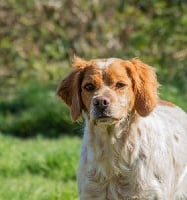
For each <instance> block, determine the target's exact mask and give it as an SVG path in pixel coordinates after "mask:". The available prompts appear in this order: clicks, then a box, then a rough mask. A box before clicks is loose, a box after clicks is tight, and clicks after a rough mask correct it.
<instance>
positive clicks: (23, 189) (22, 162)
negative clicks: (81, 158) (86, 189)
mask: <svg viewBox="0 0 187 200" xmlns="http://www.w3.org/2000/svg"><path fill="white" fill-rule="evenodd" d="M79 148H80V139H79V138H78V137H61V138H58V139H46V138H42V137H37V138H35V139H27V140H23V139H18V138H14V137H10V136H4V135H0V163H1V164H0V200H25V199H27V200H58V199H59V200H62V199H64V200H76V199H78V195H77V185H76V170H77V164H78V155H79Z"/></svg>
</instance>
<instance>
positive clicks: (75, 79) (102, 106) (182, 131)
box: [57, 57, 187, 200]
mask: <svg viewBox="0 0 187 200" xmlns="http://www.w3.org/2000/svg"><path fill="white" fill-rule="evenodd" d="M73 67H74V69H73V70H72V72H70V74H69V75H68V76H67V77H66V78H65V79H64V80H62V81H61V82H60V84H59V87H58V89H57V94H58V95H59V96H60V97H61V99H62V100H63V101H64V102H65V103H66V104H67V105H68V106H69V107H70V110H71V117H72V119H73V120H77V119H78V118H79V117H80V116H83V117H84V119H85V126H84V136H83V142H82V148H81V156H80V163H79V168H78V189H79V196H80V199H81V200H131V199H132V200H133V199H139V200H185V199H187V114H186V113H185V112H184V111H183V110H182V109H181V108H179V107H177V106H176V105H174V104H172V103H170V102H167V101H164V100H160V99H159V98H158V92H157V90H158V88H159V83H158V81H157V78H156V75H155V71H154V69H153V68H152V67H151V66H149V65H147V64H145V63H143V62H142V61H140V60H139V59H137V58H133V59H131V60H122V59H119V58H108V59H92V60H89V61H88V60H84V59H82V58H79V57H75V58H74V60H73Z"/></svg>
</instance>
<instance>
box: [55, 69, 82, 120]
mask: <svg viewBox="0 0 187 200" xmlns="http://www.w3.org/2000/svg"><path fill="white" fill-rule="evenodd" d="M80 79H81V72H80V70H78V69H75V70H74V71H72V72H71V73H70V74H69V75H68V76H67V77H66V78H65V79H63V80H62V81H61V82H60V84H59V86H58V88H57V95H58V96H60V98H61V99H62V100H63V101H64V102H65V103H66V104H67V105H68V106H69V107H70V109H71V117H72V119H73V120H74V121H76V120H77V119H78V118H79V116H80V114H81V110H82V102H81V97H80Z"/></svg>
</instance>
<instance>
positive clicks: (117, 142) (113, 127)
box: [85, 113, 135, 176]
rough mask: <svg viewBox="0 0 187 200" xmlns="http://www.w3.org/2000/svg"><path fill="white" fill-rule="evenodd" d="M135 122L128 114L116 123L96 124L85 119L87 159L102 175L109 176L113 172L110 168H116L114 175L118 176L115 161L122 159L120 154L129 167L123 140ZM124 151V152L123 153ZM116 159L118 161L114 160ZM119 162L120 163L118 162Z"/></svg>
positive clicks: (132, 116) (118, 170) (133, 117)
mask: <svg viewBox="0 0 187 200" xmlns="http://www.w3.org/2000/svg"><path fill="white" fill-rule="evenodd" d="M134 120H135V114H134V113H133V114H129V115H127V117H125V118H123V119H121V120H120V121H119V122H117V123H113V124H112V123H110V124H109V123H108V124H107V123H97V122H94V121H89V120H88V118H87V119H86V127H85V129H86V130H85V134H87V135H86V138H87V145H88V147H89V148H87V149H89V151H88V154H89V155H88V159H90V160H89V161H90V162H93V163H97V167H98V168H100V170H101V173H102V174H103V175H106V176H109V174H111V176H113V175H114V172H112V171H111V170H112V169H114V167H112V166H116V168H115V173H116V174H120V171H121V170H120V169H117V168H118V167H119V166H117V165H118V163H116V160H118V161H119V158H121V159H123V157H122V156H121V154H124V156H125V157H126V159H125V160H124V162H126V164H127V166H128V165H129V164H128V163H129V155H125V154H129V152H128V150H127V151H126V150H125V149H124V148H125V147H124V144H125V140H127V138H128V137H129V135H128V134H129V131H130V128H131V124H132V122H133V121H134ZM124 151H126V152H124ZM116 158H118V159H116ZM120 162H121V161H120Z"/></svg>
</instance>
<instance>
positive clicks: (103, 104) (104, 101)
mask: <svg viewBox="0 0 187 200" xmlns="http://www.w3.org/2000/svg"><path fill="white" fill-rule="evenodd" d="M93 104H94V106H96V107H98V108H101V109H104V108H107V107H108V105H109V104H110V100H109V99H108V98H106V97H95V98H94V99H93Z"/></svg>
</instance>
